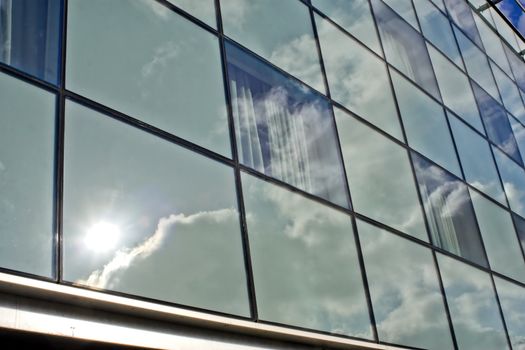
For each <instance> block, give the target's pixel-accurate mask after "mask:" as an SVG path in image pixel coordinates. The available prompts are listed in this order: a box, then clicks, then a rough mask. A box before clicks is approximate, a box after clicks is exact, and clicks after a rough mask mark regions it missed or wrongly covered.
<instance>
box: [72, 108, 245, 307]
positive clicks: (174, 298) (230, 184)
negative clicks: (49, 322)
mask: <svg viewBox="0 0 525 350" xmlns="http://www.w3.org/2000/svg"><path fill="white" fill-rule="evenodd" d="M65 152H66V153H65V164H64V211H63V230H64V238H63V240H64V270H63V271H64V279H65V280H66V281H70V282H75V283H78V284H82V285H87V286H90V287H95V288H102V289H109V290H113V291H118V292H124V293H130V294H135V295H139V296H142V297H147V298H152V299H158V300H163V301H168V302H174V303H180V304H186V305H191V306H195V307H200V308H206V309H211V310H216V311H221V312H226V313H231V314H237V315H244V316H247V315H249V306H248V296H247V291H246V278H245V268H244V260H243V251H242V242H241V234H240V224H239V215H238V212H237V209H236V208H237V201H236V192H235V184H234V176H233V170H232V169H231V168H229V167H227V166H224V165H221V164H219V163H216V162H214V161H212V160H209V159H206V158H204V157H202V156H200V155H198V154H196V153H193V152H190V151H188V150H185V149H182V148H180V147H178V146H176V145H174V144H171V143H170V142H167V141H165V140H163V139H161V138H158V137H156V136H153V135H150V134H148V133H145V132H143V131H141V130H138V129H135V128H133V127H131V126H128V125H126V124H123V123H121V122H118V121H116V120H114V119H112V118H110V117H108V116H105V115H101V114H99V113H96V112H94V111H92V110H89V109H87V108H85V107H81V106H80V105H77V104H74V103H72V102H68V103H67V104H66V130H65ZM153 155H154V156H153Z"/></svg>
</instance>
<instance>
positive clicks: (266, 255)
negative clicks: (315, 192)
mask: <svg viewBox="0 0 525 350" xmlns="http://www.w3.org/2000/svg"><path fill="white" fill-rule="evenodd" d="M242 186H243V195H244V204H245V208H246V219H247V225H248V226H247V228H248V235H249V237H250V252H251V257H252V266H253V274H254V282H255V291H256V295H257V308H258V314H259V318H260V319H262V320H266V321H273V322H278V323H284V324H289V325H295V326H300V327H305V328H311V329H316V330H320V331H326V332H330V333H337V334H344V335H351V336H357V337H361V338H367V339H371V338H372V330H371V326H370V318H369V313H368V307H367V303H366V298H365V294H364V289H363V282H362V277H361V272H360V269H359V263H358V258H357V251H356V246H355V241H354V235H353V232H352V222H351V220H350V217H349V216H348V215H347V214H345V213H342V212H340V211H337V210H334V209H331V208H329V207H326V206H324V205H321V204H319V203H316V202H314V201H311V200H309V199H306V198H304V197H302V196H300V195H298V194H294V193H292V192H290V191H287V190H285V189H283V188H280V187H278V186H275V185H272V184H270V183H268V182H265V181H263V180H259V179H257V178H255V177H253V176H250V175H247V174H244V173H243V174H242Z"/></svg>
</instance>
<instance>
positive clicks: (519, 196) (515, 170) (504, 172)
mask: <svg viewBox="0 0 525 350" xmlns="http://www.w3.org/2000/svg"><path fill="white" fill-rule="evenodd" d="M492 150H493V152H494V156H495V157H496V164H497V165H498V169H499V173H500V175H501V180H502V181H503V188H504V189H505V193H506V194H507V199H508V200H509V205H510V208H511V209H512V210H513V211H515V212H516V213H518V214H519V215H521V216H525V171H524V170H523V168H521V167H520V166H519V165H518V164H516V163H515V162H513V161H512V160H511V159H510V158H508V157H507V156H506V155H505V154H504V153H502V152H501V151H500V150H498V149H496V148H495V147H492Z"/></svg>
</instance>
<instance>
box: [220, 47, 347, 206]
mask: <svg viewBox="0 0 525 350" xmlns="http://www.w3.org/2000/svg"><path fill="white" fill-rule="evenodd" d="M226 55H227V60H228V73H229V77H230V88H231V97H232V109H233V117H234V123H235V134H236V139H237V149H238V154H239V160H240V162H241V163H242V164H244V165H246V166H249V167H250V168H253V169H255V170H257V171H260V172H262V173H264V174H266V175H268V176H272V177H275V178H276V179H279V180H282V181H284V182H287V183H289V184H290V185H292V186H295V187H297V188H300V189H302V190H304V191H306V192H309V193H312V194H315V195H318V196H320V197H323V198H324V199H326V200H329V201H332V202H333V203H335V204H338V205H341V206H344V207H348V201H347V198H346V194H345V184H344V175H343V174H344V172H343V167H342V164H341V160H340V157H339V154H338V147H337V144H336V141H335V140H336V134H335V128H334V122H333V118H332V115H331V110H330V105H329V103H328V101H327V100H326V99H324V98H323V97H321V96H319V95H318V94H316V93H314V92H313V91H312V90H311V89H309V88H307V87H306V86H304V85H302V84H299V83H297V82H295V81H294V80H292V79H289V78H288V77H286V76H285V75H283V74H281V73H279V72H277V71H276V70H274V69H272V68H271V67H269V66H268V65H266V64H265V63H263V62H261V61H260V60H258V59H256V58H254V57H253V56H250V55H249V54H247V53H245V52H243V51H242V50H241V49H239V48H237V47H236V46H234V45H232V44H230V43H227V44H226Z"/></svg>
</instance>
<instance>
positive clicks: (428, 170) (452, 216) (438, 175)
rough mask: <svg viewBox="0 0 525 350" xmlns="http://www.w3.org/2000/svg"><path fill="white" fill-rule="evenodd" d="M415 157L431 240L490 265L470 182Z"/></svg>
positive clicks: (448, 249)
mask: <svg viewBox="0 0 525 350" xmlns="http://www.w3.org/2000/svg"><path fill="white" fill-rule="evenodd" d="M412 160H413V162H414V168H415V170H416V177H417V181H418V183H419V192H420V194H421V198H422V200H423V206H424V208H425V214H426V216H427V221H428V225H429V226H430V233H431V235H432V243H433V244H434V245H436V246H438V247H440V248H443V249H445V250H447V251H449V252H451V253H454V254H456V255H459V256H462V257H464V258H466V259H469V260H471V261H473V262H475V263H477V264H480V265H482V266H487V261H486V259H485V254H484V252H483V245H482V242H481V236H480V234H479V230H478V226H477V223H476V216H475V215H474V208H473V207H472V203H471V201H470V196H469V193H468V190H467V186H466V185H465V184H464V183H462V182H461V181H460V180H457V179H455V178H454V177H453V176H452V175H450V174H448V173H447V172H446V171H444V170H442V169H440V168H438V167H437V166H435V165H434V164H432V163H430V162H429V161H427V160H425V159H423V158H422V157H420V156H418V155H417V154H415V153H412Z"/></svg>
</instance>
